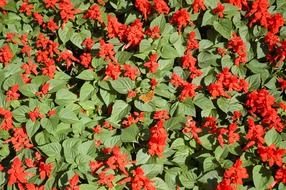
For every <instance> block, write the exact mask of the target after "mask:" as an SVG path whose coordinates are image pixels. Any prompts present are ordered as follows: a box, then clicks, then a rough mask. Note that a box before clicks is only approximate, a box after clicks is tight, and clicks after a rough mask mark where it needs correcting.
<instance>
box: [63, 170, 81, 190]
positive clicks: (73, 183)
mask: <svg viewBox="0 0 286 190" xmlns="http://www.w3.org/2000/svg"><path fill="white" fill-rule="evenodd" d="M78 182H79V177H78V175H77V174H74V176H73V177H72V178H71V179H70V180H69V186H68V187H66V189H65V190H80V189H79V186H78V185H77V184H78Z"/></svg>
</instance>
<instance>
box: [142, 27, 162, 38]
mask: <svg viewBox="0 0 286 190" xmlns="http://www.w3.org/2000/svg"><path fill="white" fill-rule="evenodd" d="M145 34H146V35H148V36H150V37H151V38H152V39H157V38H160V28H159V26H154V27H150V28H148V29H147V30H146V32H145Z"/></svg>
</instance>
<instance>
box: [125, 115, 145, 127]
mask: <svg viewBox="0 0 286 190" xmlns="http://www.w3.org/2000/svg"><path fill="white" fill-rule="evenodd" d="M132 115H133V116H132ZM139 121H140V122H143V121H144V112H140V113H138V112H134V113H133V114H130V115H128V116H127V118H126V119H125V120H123V121H122V125H123V126H124V127H129V126H131V125H133V124H136V123H138V122H139Z"/></svg>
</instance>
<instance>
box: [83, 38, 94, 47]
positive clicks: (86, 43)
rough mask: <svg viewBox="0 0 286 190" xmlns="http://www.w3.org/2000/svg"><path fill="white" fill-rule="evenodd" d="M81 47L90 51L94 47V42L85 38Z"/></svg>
mask: <svg viewBox="0 0 286 190" xmlns="http://www.w3.org/2000/svg"><path fill="white" fill-rule="evenodd" d="M81 45H82V46H85V48H86V49H88V50H91V48H92V46H93V45H94V41H93V39H92V38H86V39H85V40H84V41H83V42H82V44H81Z"/></svg>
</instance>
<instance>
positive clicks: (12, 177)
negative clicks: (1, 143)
mask: <svg viewBox="0 0 286 190" xmlns="http://www.w3.org/2000/svg"><path fill="white" fill-rule="evenodd" d="M7 173H8V174H9V179H8V185H9V186H12V185H14V184H16V183H27V182H28V181H27V178H26V177H27V176H28V173H27V172H25V170H24V168H23V167H22V162H21V160H20V159H19V158H18V157H16V158H15V159H14V160H13V162H12V164H11V168H10V169H9V170H8V172H7Z"/></svg>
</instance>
